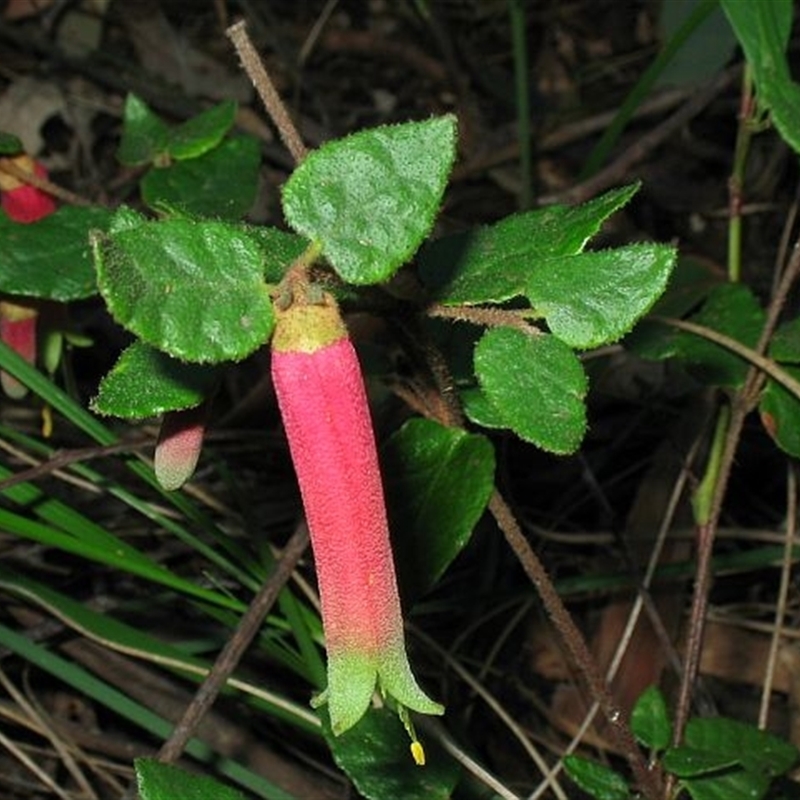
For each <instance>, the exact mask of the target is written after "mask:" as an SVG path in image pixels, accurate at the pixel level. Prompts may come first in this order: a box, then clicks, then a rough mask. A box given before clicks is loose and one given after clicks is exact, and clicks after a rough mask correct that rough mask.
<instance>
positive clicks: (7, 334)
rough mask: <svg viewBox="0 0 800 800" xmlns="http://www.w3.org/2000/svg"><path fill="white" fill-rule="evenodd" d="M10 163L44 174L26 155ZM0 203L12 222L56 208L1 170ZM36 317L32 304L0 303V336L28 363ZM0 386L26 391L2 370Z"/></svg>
mask: <svg viewBox="0 0 800 800" xmlns="http://www.w3.org/2000/svg"><path fill="white" fill-rule="evenodd" d="M11 162H12V163H13V164H14V165H15V166H17V167H19V168H20V169H22V170H24V171H25V172H29V173H34V174H36V175H38V176H39V177H40V178H46V177H47V170H46V169H45V168H44V167H43V166H42V165H41V164H38V163H36V162H34V161H33V159H32V158H30V156H27V155H21V156H17V157H16V158H14V159H11ZM0 205H2V208H3V210H4V211H5V212H6V214H8V216H9V217H10V218H11V219H12V220H14V222H21V223H29V222H36V221H37V220H39V219H41V218H42V217H46V216H47V215H48V214H52V213H53V212H54V211H55V210H56V204H55V200H53V198H52V197H51V196H50V195H49V194H47V193H46V192H43V191H42V190H41V189H37V188H35V187H34V186H29V185H28V184H26V183H21V182H20V181H18V180H17V179H16V178H14V177H13V176H11V175H8V174H7V173H3V172H0ZM37 317H38V310H37V309H36V307H34V306H31V305H28V304H25V303H17V302H12V301H11V300H6V301H3V302H0V338H2V340H3V341H4V342H5V343H6V344H7V345H8V346H9V347H11V348H12V349H13V350H15V351H16V352H17V353H19V355H21V356H22V357H23V358H24V359H25V360H26V361H27V362H28V363H29V364H33V363H34V362H35V361H36V321H37ZM0 385H2V387H3V391H4V392H5V393H6V394H7V395H8V396H9V397H11V398H13V399H15V400H19V399H21V398H22V397H24V396H25V395H26V394H27V391H28V390H27V388H26V387H25V386H24V385H23V384H22V383H20V382H19V381H18V380H17V379H16V378H14V377H12V376H11V375H9V374H8V373H6V372H0Z"/></svg>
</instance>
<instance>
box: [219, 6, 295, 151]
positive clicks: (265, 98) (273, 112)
mask: <svg viewBox="0 0 800 800" xmlns="http://www.w3.org/2000/svg"><path fill="white" fill-rule="evenodd" d="M225 33H226V35H227V36H228V38H229V39H230V40H231V42H232V43H233V46H234V47H235V48H236V52H237V53H238V55H239V59H240V60H241V62H242V67H243V68H244V71H245V72H246V73H247V76H248V77H249V78H250V80H251V81H252V82H253V86H255V87H256V91H257V92H258V96H259V97H260V98H261V102H263V103H264V107H265V108H266V109H267V113H268V114H269V115H270V117H271V118H272V121H273V122H274V123H275V127H276V128H277V129H278V135H279V136H280V137H281V141H282V142H283V143H284V144H285V145H286V148H287V150H288V151H289V152H290V153H291V154H292V158H293V159H294V160H295V163H297V164H299V163H300V162H301V161H302V160H303V159H304V158H305V157H306V153H307V150H306V146H305V144H304V143H303V139H302V138H301V136H300V133H299V132H298V130H297V128H296V127H295V124H294V122H293V121H292V118H291V117H290V116H289V111H288V110H287V108H286V106H285V104H284V102H283V100H281V96H280V95H279V94H278V90H277V89H276V88H275V84H274V83H273V82H272V79H271V78H270V77H269V73H268V72H267V70H266V67H265V66H264V62H263V61H262V60H261V57H260V56H259V55H258V52H257V51H256V48H255V47H254V46H253V43H252V41H250V37H249V36H248V35H247V29H246V28H245V24H244V21H240V22H237V23H236V24H235V25H231V27H230V28H228V30H227V31H225Z"/></svg>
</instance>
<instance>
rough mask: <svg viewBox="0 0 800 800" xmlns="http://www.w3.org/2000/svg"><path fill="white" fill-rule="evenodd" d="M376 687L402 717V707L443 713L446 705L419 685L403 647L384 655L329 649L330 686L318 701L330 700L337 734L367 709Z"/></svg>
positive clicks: (354, 721) (353, 723) (353, 722)
mask: <svg viewBox="0 0 800 800" xmlns="http://www.w3.org/2000/svg"><path fill="white" fill-rule="evenodd" d="M394 649H395V648H392V650H394ZM376 688H377V689H378V690H379V691H380V693H381V695H382V696H383V697H384V698H386V699H388V700H390V701H391V702H393V703H395V704H396V705H397V707H398V710H399V713H400V716H401V719H402V718H403V713H404V712H403V711H400V709H409V710H411V711H416V712H418V713H420V714H436V715H440V714H444V706H442V705H441V704H440V703H436V702H434V701H433V700H431V699H430V698H429V697H428V695H426V694H425V692H423V691H422V689H421V688H420V687H419V684H418V683H417V681H416V679H415V678H414V675H413V673H412V672H411V667H410V666H409V663H408V658H407V657H406V653H405V649H404V648H403V649H402V650H401V652H400V653H397V654H395V653H391V654H388V657H384V658H379V657H376V656H371V655H369V654H367V653H346V654H337V655H331V653H330V652H329V653H328V688H327V689H326V691H325V692H324V693H323V694H322V695H320V696H319V697H318V698H317V701H316V702H315V705H320V704H321V703H323V702H327V703H328V713H329V715H330V720H331V730H332V731H333V733H334V735H335V736H338V735H340V734H342V733H344V732H345V731H347V730H349V729H350V728H352V727H353V725H355V724H356V723H357V722H358V721H359V720H360V719H361V718H362V717H363V716H364V714H366V713H367V710H368V709H369V705H370V701H371V700H372V696H373V694H374V693H375V690H376Z"/></svg>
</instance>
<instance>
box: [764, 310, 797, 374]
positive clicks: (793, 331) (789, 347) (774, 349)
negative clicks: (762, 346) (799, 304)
mask: <svg viewBox="0 0 800 800" xmlns="http://www.w3.org/2000/svg"><path fill="white" fill-rule="evenodd" d="M769 355H770V358H774V359H775V360H776V361H785V362H788V363H789V364H800V317H797V318H796V319H793V320H789V322H785V323H783V325H781V326H779V327H778V329H777V330H776V331H775V334H774V335H773V337H772V341H771V342H770V343H769Z"/></svg>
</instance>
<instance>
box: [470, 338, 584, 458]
mask: <svg viewBox="0 0 800 800" xmlns="http://www.w3.org/2000/svg"><path fill="white" fill-rule="evenodd" d="M475 374H476V375H477V377H478V382H479V383H480V386H481V389H482V390H483V392H484V393H485V394H486V397H487V399H488V400H489V402H490V403H491V404H492V405H493V406H494V407H495V408H496V409H497V412H498V417H499V419H502V420H503V421H504V422H505V425H506V426H507V427H509V428H511V429H512V430H513V431H514V432H515V433H516V434H517V435H518V436H520V437H521V438H522V439H524V440H525V441H527V442H531V443H532V444H535V445H538V446H539V447H541V448H542V449H543V450H547V451H549V452H551V453H573V452H574V451H575V450H576V449H577V448H578V445H580V443H581V439H583V434H584V432H585V430H586V407H585V405H584V402H583V398H584V397H585V396H586V391H587V381H586V373H585V372H584V371H583V366H582V365H581V362H580V361H579V360H578V358H577V357H576V356H575V354H574V353H573V352H572V350H571V349H570V348H569V347H568V346H567V345H566V344H564V342H562V341H561V340H560V339H557V338H556V337H555V336H551V335H549V334H542V335H540V336H535V335H531V334H527V333H525V332H524V331H520V330H516V329H513V328H493V329H491V330H488V331H487V332H486V333H485V334H484V335H483V337H482V338H481V340H480V341H479V342H478V345H477V347H476V348H475Z"/></svg>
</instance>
